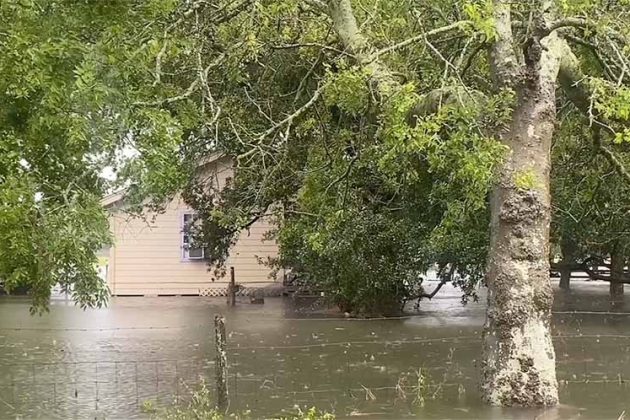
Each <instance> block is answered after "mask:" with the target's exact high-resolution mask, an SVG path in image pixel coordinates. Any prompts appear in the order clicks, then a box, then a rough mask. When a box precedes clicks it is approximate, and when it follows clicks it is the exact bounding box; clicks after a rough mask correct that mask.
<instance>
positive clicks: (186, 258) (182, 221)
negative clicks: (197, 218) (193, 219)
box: [179, 211, 206, 261]
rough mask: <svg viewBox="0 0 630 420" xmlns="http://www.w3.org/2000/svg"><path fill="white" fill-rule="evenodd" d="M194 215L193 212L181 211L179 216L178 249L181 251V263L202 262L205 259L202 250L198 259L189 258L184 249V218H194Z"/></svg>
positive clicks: (204, 252)
mask: <svg viewBox="0 0 630 420" xmlns="http://www.w3.org/2000/svg"><path fill="white" fill-rule="evenodd" d="M195 214H196V213H195V212H194V211H183V212H181V214H180V218H179V221H180V239H179V241H180V248H181V250H182V261H200V260H204V259H205V258H206V250H205V249H203V248H200V249H201V256H200V257H191V256H190V255H189V250H188V249H187V248H186V241H185V240H184V238H185V237H186V221H185V219H186V216H190V215H192V216H194V215H195Z"/></svg>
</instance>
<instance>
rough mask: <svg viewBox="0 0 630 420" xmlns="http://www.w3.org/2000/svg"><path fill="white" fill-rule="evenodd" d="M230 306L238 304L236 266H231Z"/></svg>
mask: <svg viewBox="0 0 630 420" xmlns="http://www.w3.org/2000/svg"><path fill="white" fill-rule="evenodd" d="M230 306H236V276H235V275H234V267H230Z"/></svg>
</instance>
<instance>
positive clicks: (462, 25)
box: [372, 20, 473, 59]
mask: <svg viewBox="0 0 630 420" xmlns="http://www.w3.org/2000/svg"><path fill="white" fill-rule="evenodd" d="M467 27H473V22H472V21H470V20H462V21H459V22H455V23H452V24H450V25H446V26H442V27H441V28H437V29H433V30H431V31H429V32H425V33H423V34H420V35H416V36H414V37H411V38H409V39H406V40H404V41H401V42H399V43H397V44H394V45H390V46H389V47H385V48H383V49H381V50H379V51H376V52H375V53H374V54H372V57H373V58H374V59H376V58H378V57H380V56H382V55H385V54H389V53H390V52H392V51H396V50H398V49H401V48H404V47H406V46H407V45H410V44H413V43H415V42H418V41H424V40H425V39H427V38H430V37H434V36H436V35H440V34H443V33H446V32H451V31H454V30H459V31H463V30H465V29H466V28H467Z"/></svg>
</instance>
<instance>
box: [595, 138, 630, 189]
mask: <svg viewBox="0 0 630 420" xmlns="http://www.w3.org/2000/svg"><path fill="white" fill-rule="evenodd" d="M593 142H594V143H595V147H596V148H597V150H598V151H599V152H600V153H601V154H602V155H604V157H605V158H606V160H608V163H610V166H612V167H613V168H614V169H615V171H617V173H618V174H619V175H621V176H622V177H624V178H625V179H626V181H627V182H628V183H630V172H628V170H627V169H626V167H625V166H624V164H623V163H622V162H621V161H620V160H619V159H618V158H617V156H615V154H614V153H613V151H612V150H610V149H608V148H607V147H606V146H604V145H603V144H602V138H601V133H600V129H599V127H595V128H594V129H593Z"/></svg>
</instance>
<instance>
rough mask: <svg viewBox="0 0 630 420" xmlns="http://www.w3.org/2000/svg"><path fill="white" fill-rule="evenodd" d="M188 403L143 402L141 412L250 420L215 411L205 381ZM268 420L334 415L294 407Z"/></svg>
mask: <svg viewBox="0 0 630 420" xmlns="http://www.w3.org/2000/svg"><path fill="white" fill-rule="evenodd" d="M190 395H191V398H190V401H188V402H187V403H185V404H173V405H172V406H170V407H157V406H155V404H154V403H153V402H151V401H145V402H144V403H143V405H142V408H143V411H144V412H145V413H147V414H149V415H150V416H151V419H155V420H228V419H233V420H250V419H252V417H251V413H250V412H249V411H244V412H241V413H222V412H221V411H219V410H217V408H216V405H215V399H214V396H213V394H212V392H211V391H210V389H209V388H208V386H207V384H206V381H204V380H201V381H200V383H199V385H198V386H197V387H196V388H195V389H194V390H190ZM267 419H268V420H334V419H335V415H334V414H331V413H326V412H321V411H319V410H318V409H317V408H315V407H310V408H306V409H303V408H302V407H299V406H297V405H296V406H295V407H293V409H292V410H290V411H289V412H288V413H287V414H283V415H281V416H279V417H268V418H267Z"/></svg>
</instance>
